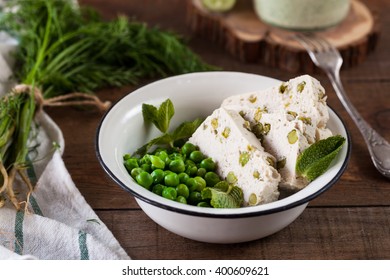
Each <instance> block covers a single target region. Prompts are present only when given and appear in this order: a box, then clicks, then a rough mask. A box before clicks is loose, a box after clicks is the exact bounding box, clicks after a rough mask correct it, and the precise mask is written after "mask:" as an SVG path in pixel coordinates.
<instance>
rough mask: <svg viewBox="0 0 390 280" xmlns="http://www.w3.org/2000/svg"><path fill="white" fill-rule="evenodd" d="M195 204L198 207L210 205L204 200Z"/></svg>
mask: <svg viewBox="0 0 390 280" xmlns="http://www.w3.org/2000/svg"><path fill="white" fill-rule="evenodd" d="M196 206H198V207H211V205H210V203H208V202H206V201H201V202H199V203H198V204H197V205H196Z"/></svg>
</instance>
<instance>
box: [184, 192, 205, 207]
mask: <svg viewBox="0 0 390 280" xmlns="http://www.w3.org/2000/svg"><path fill="white" fill-rule="evenodd" d="M201 201H202V195H201V194H200V192H191V193H190V196H189V197H188V199H187V202H188V203H189V204H192V205H197V204H198V203H199V202H201Z"/></svg>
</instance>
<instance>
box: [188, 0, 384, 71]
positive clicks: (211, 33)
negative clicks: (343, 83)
mask: <svg viewBox="0 0 390 280" xmlns="http://www.w3.org/2000/svg"><path fill="white" fill-rule="evenodd" d="M187 22H188V24H189V26H190V28H191V29H192V31H193V32H194V33H195V34H196V35H199V36H202V37H204V38H207V39H209V40H211V41H212V42H214V43H216V44H219V45H220V46H221V47H223V48H225V49H226V51H228V52H229V53H231V54H232V55H233V56H235V57H237V58H238V59H240V60H241V61H244V62H249V63H260V64H266V65H269V66H271V67H278V68H280V69H283V70H287V71H290V72H299V71H302V72H306V73H313V72H314V71H315V69H316V67H315V66H314V64H313V63H312V62H311V60H310V58H309V56H308V55H307V53H306V51H305V50H304V48H303V47H302V46H301V45H300V44H299V43H298V42H296V41H295V40H294V39H293V35H294V34H295V32H293V31H288V30H285V29H281V28H277V27H274V26H270V25H268V24H266V23H264V22H262V21H261V20H260V19H259V17H258V16H257V15H256V14H255V11H254V8H253V2H252V0H238V1H237V3H236V5H235V6H234V8H233V9H232V10H231V11H229V12H227V13H213V12H210V11H208V10H206V9H205V8H204V7H203V5H202V2H201V0H188V11H187ZM316 33H318V35H320V36H323V37H324V38H326V39H327V40H329V41H330V42H331V43H332V44H333V45H334V46H335V47H337V48H338V50H339V51H340V53H341V55H342V57H343V59H344V63H343V67H351V66H355V65H358V64H359V63H361V62H362V61H364V59H365V58H366V57H367V55H368V54H369V53H370V52H372V51H373V50H374V49H375V47H376V45H377V42H378V38H379V22H378V18H377V16H374V15H373V14H372V12H371V11H370V10H369V9H368V8H367V7H366V6H365V5H364V4H363V3H361V2H360V1H357V0H352V1H351V8H350V11H349V13H348V15H347V17H346V18H345V19H344V20H343V21H342V22H341V23H340V24H338V25H337V26H334V27H332V28H328V29H326V30H321V31H317V32H316Z"/></svg>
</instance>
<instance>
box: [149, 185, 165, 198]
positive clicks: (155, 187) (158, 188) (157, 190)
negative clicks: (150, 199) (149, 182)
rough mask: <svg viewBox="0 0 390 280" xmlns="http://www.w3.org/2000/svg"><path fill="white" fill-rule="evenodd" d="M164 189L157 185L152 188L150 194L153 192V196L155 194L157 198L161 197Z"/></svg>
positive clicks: (162, 186)
mask: <svg viewBox="0 0 390 280" xmlns="http://www.w3.org/2000/svg"><path fill="white" fill-rule="evenodd" d="M164 189H165V186H164V185H161V184H157V185H154V186H153V188H152V192H154V193H155V194H157V195H159V196H162V192H163V190H164Z"/></svg>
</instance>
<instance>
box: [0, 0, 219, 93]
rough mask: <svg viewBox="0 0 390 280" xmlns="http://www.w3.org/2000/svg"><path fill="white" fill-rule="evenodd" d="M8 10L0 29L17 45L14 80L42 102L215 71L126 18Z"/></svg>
mask: <svg viewBox="0 0 390 280" xmlns="http://www.w3.org/2000/svg"><path fill="white" fill-rule="evenodd" d="M8 6H9V8H10V9H11V10H12V9H14V10H16V12H15V13H6V14H5V15H4V16H3V17H2V18H1V19H0V29H3V30H7V31H9V32H10V33H12V34H14V35H15V36H16V37H17V38H18V39H19V42H20V46H19V50H18V51H17V53H16V69H15V75H16V79H17V80H18V81H20V82H23V83H27V84H32V83H35V84H36V85H37V86H39V87H40V88H41V89H42V92H43V95H44V97H45V98H48V97H52V96H56V95H61V94H65V93H69V92H93V91H95V90H97V89H99V88H102V87H107V86H121V85H125V84H135V83H137V81H138V80H139V79H140V78H145V77H159V76H168V75H174V74H182V73H189V72H199V71H209V70H213V69H215V68H214V67H212V66H210V65H208V64H206V63H205V62H203V61H202V59H201V58H199V57H198V56H197V55H196V54H195V53H193V52H192V51H191V50H190V49H189V48H188V47H187V46H186V45H185V43H184V42H183V40H182V38H180V37H179V36H178V35H176V34H174V33H172V32H167V31H163V30H161V29H159V28H157V27H148V26H147V25H146V24H145V23H142V22H137V21H131V20H129V19H128V18H126V17H118V18H116V19H115V20H112V21H104V20H102V19H101V18H100V16H99V14H98V13H97V12H96V11H95V10H93V9H91V8H83V7H81V8H79V7H77V6H75V5H74V4H73V2H72V1H70V0H55V1H53V0H34V1H25V0H11V1H9V3H8ZM15 7H18V8H17V9H15Z"/></svg>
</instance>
